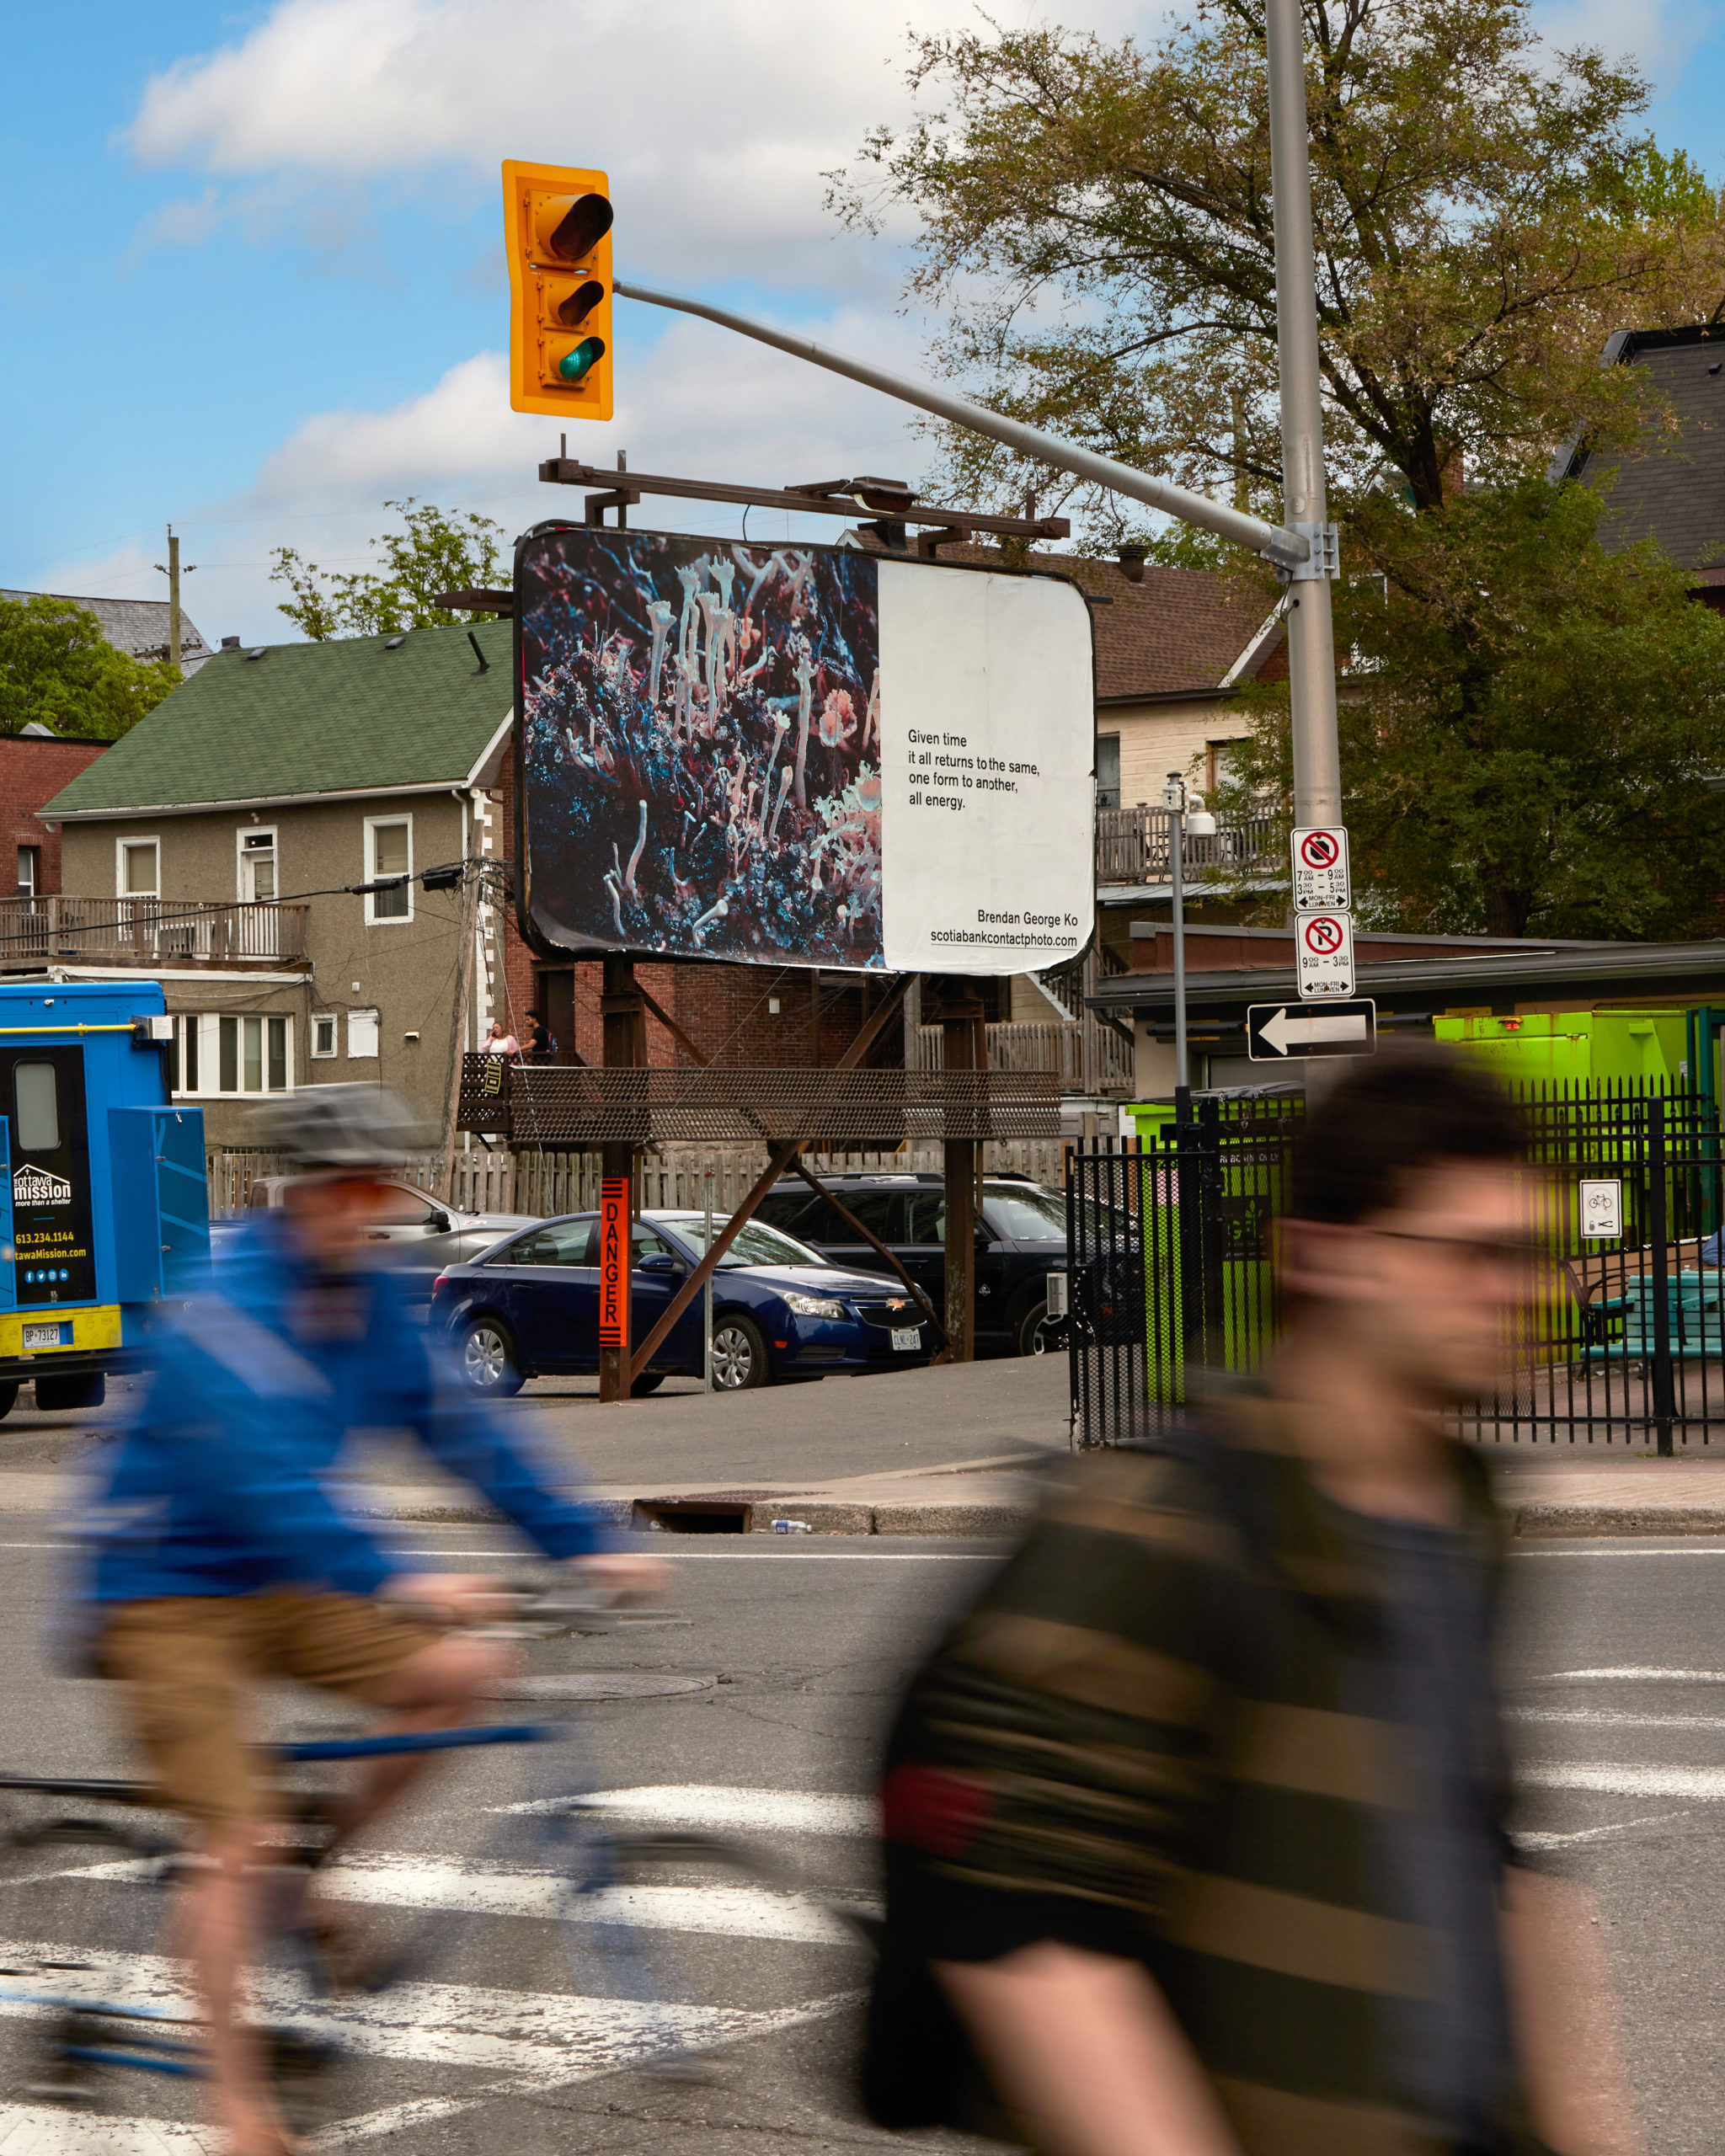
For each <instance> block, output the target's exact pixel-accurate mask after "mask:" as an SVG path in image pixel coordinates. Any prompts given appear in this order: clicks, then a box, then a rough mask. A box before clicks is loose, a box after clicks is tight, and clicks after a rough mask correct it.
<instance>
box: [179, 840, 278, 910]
mask: <svg viewBox="0 0 1725 2156" xmlns="http://www.w3.org/2000/svg"><path fill="white" fill-rule="evenodd" d="M248 839H268V840H269V841H270V864H271V866H272V867H274V869H275V889H276V894H277V897H279V896H280V891H281V846H280V831H279V828H278V826H277V825H274V824H241V825H239V826H238V828H237V829H236V830H235V832H234V834H233V857H234V858H233V894H234V897H235V899H237V900H238V903H239V904H240V905H243V906H249V905H260V906H261V905H274V904H275V900H274V899H254V898H252V897H250V896H249V895H248V893H247V890H246V841H247V840H248ZM157 873H158V875H159V874H160V873H161V872H160V871H159V870H158V872H157Z"/></svg>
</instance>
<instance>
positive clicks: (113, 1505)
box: [84, 1086, 663, 2156]
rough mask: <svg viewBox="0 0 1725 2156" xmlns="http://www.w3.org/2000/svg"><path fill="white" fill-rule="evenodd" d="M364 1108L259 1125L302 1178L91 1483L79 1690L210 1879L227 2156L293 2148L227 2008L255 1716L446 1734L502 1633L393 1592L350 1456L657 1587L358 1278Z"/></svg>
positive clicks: (249, 1842)
mask: <svg viewBox="0 0 1725 2156" xmlns="http://www.w3.org/2000/svg"><path fill="white" fill-rule="evenodd" d="M415 1135H416V1132H415V1129H414V1124H413V1123H412V1122H411V1120H410V1118H409V1115H408V1113H407V1111H406V1109H405V1108H404V1107H403V1105H402V1104H401V1103H400V1102H398V1101H397V1100H396V1099H395V1097H393V1095H391V1094H389V1093H387V1092H385V1091H382V1090H381V1089H380V1088H378V1087H377V1086H314V1087H309V1088H307V1090H306V1091H302V1092H300V1093H297V1094H296V1095H295V1096H294V1097H293V1098H292V1100H291V1102H285V1103H283V1104H282V1105H281V1107H280V1108H279V1109H277V1110H276V1111H275V1113H274V1114H273V1115H272V1117H271V1118H270V1128H269V1129H268V1130H267V1131H266V1133H265V1142H266V1143H267V1144H268V1145H270V1146H271V1147H272V1149H274V1150H279V1151H281V1152H283V1153H286V1155H287V1156H288V1158H289V1159H290V1161H291V1163H292V1164H293V1166H294V1168H295V1169H296V1171H297V1174H296V1180H294V1181H293V1182H291V1183H290V1184H289V1186H288V1187H287V1190H286V1202H285V1203H284V1204H283V1205H282V1206H281V1207H280V1209H276V1210H272V1211H269V1212H264V1213H262V1214H259V1217H258V1219H256V1220H255V1222H254V1223H253V1224H252V1225H249V1226H248V1227H247V1228H246V1229H245V1230H243V1233H242V1235H240V1237H239V1239H238V1241H237V1242H236V1243H235V1245H234V1246H233V1247H232V1251H231V1253H230V1254H226V1255H225V1256H224V1259H223V1262H222V1267H221V1268H220V1270H219V1272H217V1273H215V1274H214V1275H213V1276H212V1277H211V1278H208V1279H207V1280H206V1283H205V1284H203V1285H202V1286H201V1287H200V1289H199V1290H198V1292H196V1293H195V1294H193V1295H192V1296H191V1297H190V1299H189V1300H188V1301H186V1302H185V1303H184V1304H183V1305H180V1306H179V1308H178V1309H176V1310H171V1311H170V1312H169V1313H168V1315H167V1317H166V1320H165V1322H164V1324H163V1328H162V1331H161V1334H160V1337H159V1341H158V1350H157V1357H156V1365H155V1369H154V1373H153V1375H152V1378H151V1380H150V1382H149V1384H148V1386H147V1390H146V1391H145V1394H144V1396H143V1399H142V1403H141V1405H140V1406H139V1408H138V1410H137V1412H136V1415H135V1417H134V1418H133V1420H132V1422H131V1426H130V1428H128V1429H127V1430H126V1433H124V1435H123V1436H122V1437H121V1438H120V1440H119V1441H118V1444H117V1445H116V1447H115V1449H114V1451H113V1453H112V1454H111V1456H110V1457H109V1459H108V1460H107V1461H106V1463H105V1465H104V1469H103V1470H102V1472H101V1474H100V1476H99V1486H98V1490H97V1492H96V1496H95V1500H94V1503H93V1508H92V1516H91V1519H90V1522H89V1524H88V1526H89V1539H90V1541H91V1543H92V1545H93V1557H92V1561H91V1565H90V1570H89V1577H88V1581H87V1582H86V1585H85V1589H84V1597H85V1602H84V1617H85V1620H86V1629H87V1630H88V1633H89V1634H90V1636H91V1649H92V1661H93V1666H94V1667H95V1668H98V1669H99V1670H100V1672H101V1673H103V1674H104V1675H106V1676H110V1677H116V1678H121V1679H123V1680H124V1682H125V1684H126V1699H127V1705H128V1710H129V1720H130V1725H131V1734H132V1736H133V1737H134V1738H135V1740H136V1743H137V1745H138V1747H139V1748H140V1749H141V1750H142V1753H143V1754H144V1756H145V1758H146V1759H147V1763H148V1766H149V1770H150V1773H151V1774H152V1779H153V1780H154V1783H155V1785H156V1787H157V1788H158V1790H159V1792H160V1795H161V1798H162V1801H163V1804H164V1805H167V1806H171V1807H172V1808H173V1809H174V1810H176V1811H178V1812H182V1813H184V1815H185V1816H186V1817H187V1818H188V1819H189V1820H190V1822H191V1824H192V1828H193V1830H194V1835H195V1847H196V1849H197V1851H198V1853H199V1854H200V1856H201V1858H202V1859H203V1861H202V1862H201V1863H200V1864H198V1865H194V1866H192V1867H190V1868H189V1870H188V1872H187V1875H186V1881H185V1884H184V1887H182V1888H181V1890H180V1893H181V1908H180V1915H181V1918H182V1920H183V1924H184V1948H185V1951H186V1952H187V1953H188V1954H189V1956H190V1958H191V1961H192V1963H193V1967H194V1969H195V1974H196V1977H197V1981H198V1984H199V1987H200V1991H201V1993H202V1995H203V2000H204V2004H205V2008H206V2013H207V2015H208V2021H209V2044H210V2071H211V2083H212V2095H213V2102H214V2107H215V2110H216V2116H217V2121H218V2123H219V2124H221V2125H222V2126H223V2127H226V2128H227V2132H229V2134H230V2135H231V2136H232V2148H233V2150H234V2152H235V2156H280V2151H281V2150H282V2149H283V2148H286V2147H287V2146H288V2145H289V2144H288V2142H287V2137H286V2132H285V2129H284V2127H283V2126H282V2123H281V2121H280V2116H278V2114H277V2112H276V2111H275V2105H274V2103H273V2100H272V2099H271V2096H270V2093H269V2090H268V2089H267V2088H266V2087H265V2085H264V2075H263V2074H262V2073H261V2072H260V2070H259V2059H258V2057H257V2056H256V2044H255V2039H254V2035H253V2033H252V2032H251V2031H249V2030H248V2027H247V2025H246V2024H245V2020H244V2018H243V2011H242V2008H241V2003H240V1993H241V1989H242V1987H243V1982H244V1977H245V1972H246V1969H247V1967H248V1963H249V1961H250V1960H251V1958H252V1952H253V1948H254V1942H255V1940H256V1936H257V1932H258V1922H259V1911H258V1908H257V1906H256V1904H257V1894H258V1881H259V1877H260V1876H261V1874H260V1871H259V1867H260V1866H262V1865H265V1864H267V1863H268V1862H269V1861H270V1856H271V1854H272V1850H273V1847H274V1845H275V1844H277V1843H278V1842H279V1841H280V1836H279V1835H278V1834H277V1833H275V1822H272V1821H271V1820H270V1817H269V1812H270V1808H271V1804H272V1799H271V1796H270V1790H269V1786H268V1785H267V1783H266V1782H264V1781H263V1780H260V1778H259V1774H258V1773H257V1771H256V1767H255V1763H254V1758H253V1756H252V1754H251V1752H250V1744H251V1742H252V1738H251V1734H250V1728H249V1718H248V1713H247V1700H246V1694H247V1693H248V1690H249V1689H251V1688H252V1687H253V1686H254V1685H255V1684H259V1682H262V1681H264V1680H267V1679H271V1678H275V1679H280V1678H294V1679H296V1680H298V1681H299V1682H301V1683H303V1684H312V1685H315V1686H317V1687H318V1688H319V1689H323V1690H325V1691H330V1692H336V1693H340V1694H344V1695H345V1696H347V1697H349V1698H350V1699H354V1700H359V1701H361V1702H363V1703H364V1704H365V1705H367V1706H370V1707H372V1708H375V1709H377V1710H379V1712H380V1714H381V1715H382V1716H383V1717H384V1720H383V1721H382V1725H381V1726H382V1728H383V1729H384V1730H387V1731H401V1732H408V1731H414V1732H418V1731H425V1730H430V1729H440V1728H444V1727H446V1726H451V1725H452V1724H454V1723H457V1722H459V1721H462V1719H463V1718H464V1716H466V1714H467V1710H468V1709H469V1707H470V1706H471V1705H472V1704H473V1700H475V1698H476V1697H477V1696H478V1694H479V1693H480V1692H481V1691H482V1690H483V1689H484V1687H485V1686H486V1684H488V1683H489V1681H491V1680H492V1679H493V1678H495V1677H496V1676H497V1675H498V1674H499V1673H500V1663H499V1659H498V1657H497V1651H496V1650H495V1648H494V1647H493V1646H489V1645H486V1644H484V1643H482V1642H481V1641H478V1640H476V1639H475V1638H473V1636H463V1635H462V1633H461V1632H460V1631H458V1630H450V1631H446V1630H442V1629H441V1626H440V1621H439V1620H441V1621H442V1623H444V1624H446V1625H451V1626H461V1625H467V1624H471V1623H473V1621H474V1620H478V1619H483V1617H485V1616H487V1615H489V1614H494V1612H495V1610H496V1608H497V1598H496V1593H495V1582H493V1581H491V1580H489V1579H488V1578H487V1577H483V1576H478V1577H471V1576H467V1575H463V1574H458V1573H451V1572H426V1573H409V1572H403V1571H402V1570H401V1569H399V1567H398V1563H397V1561H396V1560H395V1558H394V1557H393V1556H392V1555H391V1554H390V1552H389V1551H388V1550H387V1548H385V1547H383V1546H382V1545H380V1544H379V1542H378V1541H377V1540H376V1539H375V1537H374V1536H373V1535H372V1534H371V1533H369V1532H368V1531H367V1529H366V1528H365V1527H364V1526H363V1525H362V1524H360V1522H359V1521H357V1520H356V1519H355V1518H354V1517H353V1516H352V1515H351V1513H350V1512H349V1511H348V1510H346V1509H344V1507H343V1505H342V1504H341V1502H339V1498H338V1497H337V1496H336V1494H335V1492H334V1489H333V1488H332V1486H331V1478H332V1476H333V1475H334V1472H335V1470H337V1468H338V1466H339V1464H340V1462H341V1460H342V1455H343V1454H344V1449H345V1446H346V1442H347V1439H348V1436H349V1433H350V1432H352V1431H356V1430H379V1429H400V1430H408V1431H411V1432H412V1433H414V1435H415V1436H416V1437H417V1438H419V1440H420V1441H421V1442H422V1443H423V1444H425V1446H426V1447H427V1448H428V1449H430V1452H431V1453H432V1454H434V1455H435V1458H436V1460H437V1461H438V1462H439V1463H440V1465H442V1466H443V1467H445V1468H446V1469H447V1470H449V1471H450V1472H451V1474H454V1475H456V1476H460V1477H461V1478H462V1480H463V1481H467V1482H468V1483H470V1484H472V1485H473V1486H474V1487H475V1488H477V1489H478V1490H479V1491H480V1492H482V1493H483V1495H484V1497H486V1498H487V1499H488V1500H489V1502H491V1503H492V1504H493V1505H494V1507H495V1508H497V1510H498V1511H499V1512H500V1513H504V1514H505V1516H506V1517H507V1518H510V1520H512V1521H513V1522H514V1523H515V1525H516V1526H517V1527H518V1528H520V1529H521V1530H522V1532H523V1533H524V1534H526V1536H527V1537H528V1539H529V1540H531V1542H533V1543H534V1544H536V1545H537V1547H538V1548H539V1550H542V1552H543V1553H544V1555H545V1556H547V1557H552V1558H579V1559H580V1560H581V1561H583V1563H584V1565H585V1569H586V1571H587V1572H589V1573H590V1574H594V1575H596V1576H598V1577H600V1578H601V1580H603V1581H605V1582H609V1583H611V1584H612V1585H615V1586H617V1587H619V1588H634V1587H644V1586H647V1585H650V1584H652V1583H654V1582H655V1581H656V1580H658V1579H659V1578H660V1577H662V1576H663V1574H662V1568H661V1567H660V1566H658V1565H657V1564H656V1562H655V1561H652V1560H644V1559H641V1558H637V1557H633V1556H627V1555H622V1554H606V1552H605V1550H604V1543H603V1538H602V1536H601V1531H600V1529H599V1527H598V1525H597V1524H596V1522H595V1518H594V1516H593V1514H592V1513H590V1512H589V1511H588V1510H586V1509H585V1508H584V1507H582V1506H580V1505H579V1504H576V1503H572V1502H569V1500H568V1499H567V1498H566V1497H562V1496H559V1495H558V1493H557V1492H556V1490H555V1489H554V1487H553V1474H555V1476H556V1479H558V1480H567V1476H565V1475H564V1474H563V1471H562V1470H553V1469H552V1468H551V1467H550V1466H549V1464H548V1463H545V1462H542V1461H539V1460H536V1459H534V1458H532V1457H531V1456H530V1455H529V1454H528V1452H527V1451H526V1449H525V1448H524V1447H522V1446H521V1445H520V1444H517V1443H515V1442H512V1441H511V1440H510V1438H506V1437H505V1435H504V1434H503V1433H502V1432H501V1430H500V1429H499V1428H497V1427H495V1426H494V1424H493V1423H492V1422H490V1421H489V1419H488V1416H487V1413H486V1411H484V1410H483V1408H482V1407H481V1406H479V1404H478V1403H477V1402H476V1401H474V1400H473V1397H472V1396H471V1395H470V1394H468V1393H467V1392H466V1391H465V1390H463V1389H462V1386H461V1385H460V1382H459V1379H458V1378H457V1376H456V1374H454V1372H453V1371H451V1370H445V1369H443V1368H442V1367H441V1360H440V1358H438V1357H437V1356H436V1355H435V1353H433V1352H432V1351H431V1349H430V1346H429V1343H428V1342H427V1339H426V1336H425V1331H424V1329H423V1328H422V1327H421V1326H419V1325H417V1324H415V1323H414V1321H413V1320H412V1319H411V1317H410V1316H409V1313H408V1310H407V1308H406V1306H405V1305H404V1303H403V1299H402V1297H401V1294H400V1292H399V1289H398V1285H397V1283H396V1281H395V1279H394V1278H393V1276H392V1275H391V1274H390V1273H387V1271H384V1270H382V1269H379V1268H377V1267H372V1266H369V1265H366V1264H365V1263H364V1262H362V1260H361V1256H360V1253H361V1250H362V1246H363V1245H364V1243H365V1241H366V1231H367V1229H368V1227H369V1226H370V1225H371V1223H372V1222H373V1221H374V1220H375V1219H377V1217H378V1216H379V1214H380V1213H381V1211H382V1209H383V1208H384V1206H385V1205H386V1204H387V1200H388V1196H389V1193H388V1189H387V1185H386V1184H384V1183H383V1182H382V1180H381V1178H382V1176H383V1174H384V1173H385V1172H386V1171H389V1170H392V1169H399V1167H400V1166H401V1165H402V1163H403V1161H405V1159H406V1158H407V1157H408V1155H409V1151H410V1149H411V1146H412V1144H413V1140H414V1137H415ZM422 1761H423V1755H419V1756H418V1757H415V1756H414V1755H403V1756H402V1757H399V1758H388V1759H384V1760H379V1761H377V1762H374V1763H373V1765H372V1768H371V1774H370V1778H369V1780H367V1781H366V1783H365V1784H364V1785H362V1786H361V1787H360V1790H358V1792H357V1793H356V1795H355V1797H354V1799H353V1800H352V1802H351V1805H350V1810H349V1811H348V1812H347V1813H345V1814H344V1816H343V1817H341V1818H340V1819H339V1822H338V1828H339V1832H340V1833H343V1834H345V1833H352V1832H353V1831H354V1829H355V1828H357V1827H359V1826H360V1825H361V1824H362V1823H364V1822H366V1821H367V1820H369V1819H371V1818H373V1817H376V1816H377V1812H379V1811H380V1810H381V1809H382V1807H383V1806H386V1805H387V1804H388V1803H389V1802H390V1801H392V1800H393V1798H395V1797H396V1796H398V1794H399V1793H400V1791H401V1790H402V1789H403V1786H404V1785H406V1783H407V1782H408V1781H409V1780H410V1779H411V1777H412V1775H413V1774H414V1772H415V1771H416V1770H417V1769H418V1768H419V1765H420V1764H422Z"/></svg>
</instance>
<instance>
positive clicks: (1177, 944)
mask: <svg viewBox="0 0 1725 2156" xmlns="http://www.w3.org/2000/svg"><path fill="white" fill-rule="evenodd" d="M1194 798H1195V799H1196V801H1197V803H1198V805H1197V806H1196V808H1192V807H1190V806H1189V805H1188V801H1187V798H1186V782H1185V780H1184V778H1183V776H1181V774H1180V773H1179V772H1178V771H1170V772H1169V773H1168V782H1167V785H1166V786H1165V787H1163V788H1162V805H1163V807H1164V808H1165V809H1167V812H1168V883H1169V887H1170V894H1171V896H1172V900H1173V916H1174V1117H1175V1120H1176V1121H1177V1122H1178V1123H1184V1122H1185V1120H1186V1118H1187V1116H1188V1113H1190V1110H1191V1107H1192V1086H1191V1069H1192V1066H1191V1064H1190V1062H1189V1060H1188V1056H1187V1052H1186V841H1187V840H1188V838H1194V839H1210V838H1214V837H1215V831H1216V819H1215V817H1214V816H1213V815H1211V814H1210V811H1209V809H1206V808H1205V807H1204V798H1203V796H1202V795H1198V796H1196V797H1194Z"/></svg>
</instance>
